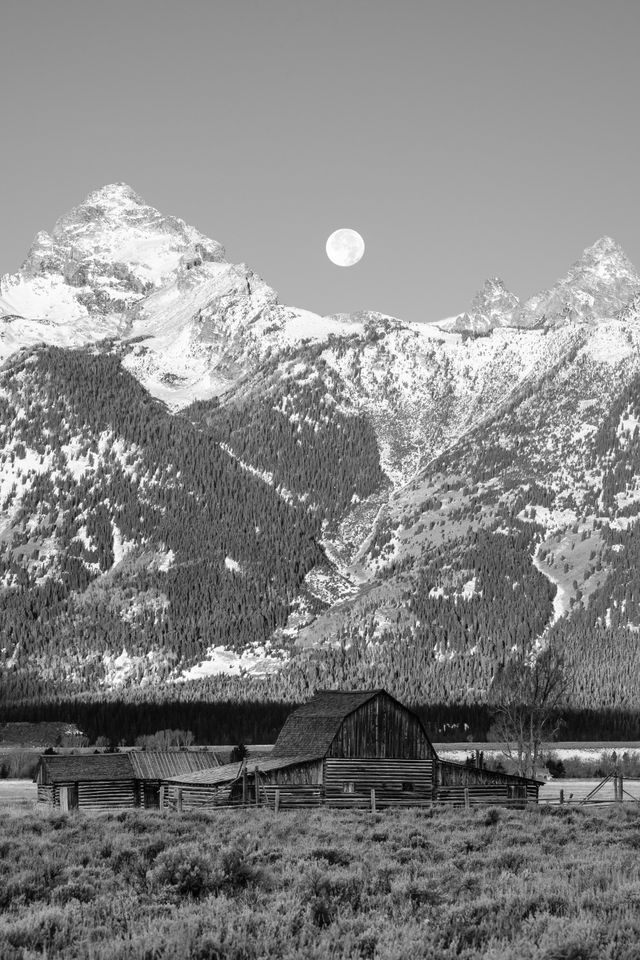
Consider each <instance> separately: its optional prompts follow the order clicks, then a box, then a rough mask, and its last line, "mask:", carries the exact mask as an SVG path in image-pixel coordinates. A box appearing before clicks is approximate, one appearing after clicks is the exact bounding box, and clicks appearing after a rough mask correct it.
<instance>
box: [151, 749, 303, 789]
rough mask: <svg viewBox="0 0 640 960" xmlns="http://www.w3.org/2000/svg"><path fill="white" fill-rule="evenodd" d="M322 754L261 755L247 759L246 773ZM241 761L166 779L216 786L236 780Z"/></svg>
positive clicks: (266, 771) (289, 764) (274, 768)
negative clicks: (298, 755)
mask: <svg viewBox="0 0 640 960" xmlns="http://www.w3.org/2000/svg"><path fill="white" fill-rule="evenodd" d="M321 759H322V754H317V755H316V756H314V757H310V756H308V755H305V756H300V757H273V758H272V757H261V758H257V759H255V760H247V761H246V766H247V773H248V774H249V775H250V776H253V774H254V773H255V771H256V767H257V768H258V771H259V772H262V773H270V772H271V771H273V770H284V769H285V768H286V767H295V766H298V765H302V764H305V763H310V762H311V761H313V760H321ZM242 766H243V762H242V761H240V762H239V763H225V764H224V765H223V766H221V767H214V768H213V769H210V770H197V771H195V772H194V773H184V774H181V775H180V776H175V777H168V778H167V779H168V780H170V781H171V783H184V784H201V785H203V786H210V787H213V786H216V785H217V784H221V783H231V782H232V781H233V780H237V779H238V778H239V776H240V774H241V773H242Z"/></svg>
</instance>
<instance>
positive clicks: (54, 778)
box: [38, 753, 134, 783]
mask: <svg viewBox="0 0 640 960" xmlns="http://www.w3.org/2000/svg"><path fill="white" fill-rule="evenodd" d="M38 769H39V770H42V773H43V779H42V782H43V783H66V782H67V781H72V782H73V781H76V780H133V779H134V773H133V767H132V766H131V761H130V759H129V754H128V753H99V754H94V753H90V754H84V755H76V756H70V757H61V756H53V757H46V756H43V757H40V761H39V763H38Z"/></svg>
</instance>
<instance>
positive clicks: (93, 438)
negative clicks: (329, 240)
mask: <svg viewBox="0 0 640 960" xmlns="http://www.w3.org/2000/svg"><path fill="white" fill-rule="evenodd" d="M0 298H4V299H0V357H2V358H3V359H4V361H5V362H4V365H3V366H2V368H0V414H1V416H0V637H2V639H3V641H4V643H3V644H2V645H0V667H1V668H2V675H3V676H4V679H5V681H6V683H7V685H8V686H7V689H8V690H9V692H10V695H11V696H12V697H15V696H16V692H17V691H20V690H24V689H27V687H28V686H29V684H33V683H38V682H40V681H42V679H43V678H46V679H47V682H48V683H52V682H54V677H56V678H58V679H56V683H57V682H58V680H59V681H60V682H61V683H62V684H63V686H64V684H67V685H69V686H70V688H72V689H76V690H79V689H84V688H86V689H92V690H100V689H104V690H106V689H109V688H111V687H114V686H115V687H118V686H124V687H127V686H132V685H136V684H140V683H143V684H144V685H146V688H147V689H151V688H153V687H154V685H158V684H160V685H163V684H164V685H166V684H169V685H171V684H175V683H177V682H178V681H179V682H181V683H183V682H191V678H193V677H205V678H206V677H209V679H208V680H207V682H213V681H214V680H215V677H216V676H217V675H218V672H219V671H220V670H222V671H223V672H222V673H220V677H221V680H220V682H221V683H223V682H227V679H228V676H229V674H230V673H232V674H238V673H239V672H240V673H241V674H242V672H243V671H244V672H245V673H246V675H247V676H246V679H247V683H248V684H249V683H254V682H258V681H256V680H255V679H254V680H251V679H250V676H252V677H254V678H255V676H256V674H257V675H260V674H262V675H263V679H262V680H260V681H259V682H260V683H262V684H264V685H266V686H264V687H263V689H269V690H276V689H278V690H279V691H281V692H282V691H283V690H284V691H286V690H289V691H292V690H296V691H302V690H304V689H308V687H309V685H314V684H324V685H335V684H337V685H341V684H349V683H355V682H357V683H360V684H363V683H369V682H371V683H379V682H380V681H381V680H382V679H383V678H385V677H387V676H390V677H392V678H394V680H393V682H394V683H395V684H396V687H395V688H394V689H396V691H397V692H399V693H402V695H403V696H405V697H408V698H409V699H413V700H415V699H416V697H417V698H419V697H426V698H431V699H433V698H434V697H436V698H438V702H443V700H444V702H468V703H474V702H482V701H483V699H484V698H485V697H486V694H487V690H488V688H489V686H490V683H491V679H492V676H493V674H494V672H495V669H496V668H497V666H498V665H499V664H500V663H502V662H504V660H505V658H507V659H508V657H509V656H510V655H511V654H512V652H513V649H514V647H515V649H518V650H524V651H526V650H527V649H533V648H534V647H535V645H536V644H539V643H542V642H543V643H558V644H559V645H561V646H563V648H566V649H567V650H568V651H569V652H570V656H571V657H572V658H573V660H572V664H573V667H574V669H575V673H576V677H577V678H578V680H577V682H578V684H581V688H580V691H579V692H578V693H576V702H577V703H579V702H588V701H589V698H591V700H592V701H594V702H598V698H599V702H602V703H603V704H607V705H610V704H612V703H615V702H617V703H622V704H624V705H625V706H627V707H629V706H633V705H634V704H637V700H638V692H637V691H636V690H635V688H634V686H633V672H632V673H631V676H629V671H628V670H627V672H626V674H625V675H622V673H621V675H620V676H619V677H618V678H617V679H616V678H613V679H612V678H611V677H609V679H608V680H607V681H606V683H605V681H604V680H603V679H602V678H600V679H598V665H599V662H600V661H599V646H598V644H601V645H602V647H603V649H606V650H607V656H608V658H609V661H610V662H615V663H618V662H620V658H621V657H626V658H627V659H628V661H629V663H635V659H634V658H637V652H636V651H635V649H634V648H632V647H631V646H630V644H631V642H632V640H633V636H634V630H635V629H636V627H637V628H638V629H640V611H637V610H636V607H635V599H634V594H633V591H632V593H631V594H630V595H629V597H628V598H627V599H625V597H626V593H625V591H627V592H628V587H627V586H625V583H626V581H625V580H624V577H625V575H626V574H625V572H624V571H625V569H626V568H625V566H624V563H623V557H626V556H628V557H630V558H634V557H635V555H636V554H635V551H636V545H635V536H636V534H635V518H636V512H635V511H636V504H638V505H640V493H638V491H637V490H636V486H635V480H634V477H635V471H636V468H637V469H638V472H640V463H636V459H635V458H636V447H635V436H636V433H635V431H636V427H635V426H634V425H635V424H636V420H637V421H638V422H640V404H638V402H637V400H636V378H637V377H638V376H639V375H640V359H639V358H640V325H638V312H639V311H638V306H639V304H640V277H639V275H638V274H637V273H636V271H635V268H634V267H633V266H632V265H631V264H630V262H629V261H628V260H627V258H626V256H625V254H624V252H623V251H622V249H621V248H620V247H619V245H618V244H616V243H615V241H613V240H611V239H610V238H607V237H603V238H601V239H600V240H598V241H597V242H596V243H595V244H593V245H592V246H591V247H588V248H586V250H585V251H584V253H583V254H582V256H581V257H580V258H579V259H578V260H577V261H575V263H574V264H573V265H572V266H571V267H570V268H569V270H568V272H567V273H566V274H565V275H564V276H563V277H562V278H561V279H560V280H559V281H558V282H557V283H556V284H555V285H554V287H552V288H550V289H549V290H546V291H543V292H542V293H540V294H537V295H535V296H534V297H532V298H529V299H528V300H527V301H524V303H523V302H521V301H519V300H518V298H517V297H516V296H515V295H514V294H512V293H510V292H509V291H508V290H507V288H506V287H505V285H504V283H503V282H502V281H501V280H499V279H498V278H492V279H490V280H488V281H486V282H485V284H484V286H483V288H482V289H481V291H480V292H479V294H477V295H476V297H475V298H474V300H473V302H472V304H471V306H470V310H469V312H468V313H465V314H462V315H460V316H459V317H457V318H453V320H450V321H446V322H443V323H442V324H440V325H421V324H415V323H404V322H403V321H401V320H399V319H397V318H394V317H389V316H386V315H383V314H379V313H376V312H373V311H360V312H357V313H355V314H334V315H331V316H327V317H319V316H318V315H316V314H313V313H311V312H309V311H305V310H302V309H299V308H292V307H287V306H284V305H281V304H280V303H279V302H278V297H277V294H276V293H275V291H274V290H272V288H271V287H269V286H268V284H267V283H266V282H265V281H264V280H263V279H262V278H260V277H259V276H257V275H256V274H254V273H253V272H252V271H251V270H250V268H249V267H248V266H247V265H245V264H230V263H228V262H227V261H226V260H225V259H224V248H223V246H222V245H221V244H219V243H218V242H217V241H212V240H209V239H208V238H206V237H203V235H201V234H199V233H198V231H195V230H194V228H192V227H189V226H188V225H186V224H185V223H184V222H183V221H181V220H179V219H178V218H174V217H164V216H163V215H162V214H160V213H159V212H158V211H156V210H154V208H152V207H149V206H148V205H146V204H145V203H144V201H142V199H141V198H140V197H139V196H138V195H137V194H136V193H135V191H133V190H132V189H131V188H130V187H127V185H125V184H115V185H108V186H107V187H104V188H102V189H101V190H98V191H94V192H92V193H91V194H89V195H88V197H87V198H86V200H85V201H84V202H83V203H82V204H80V205H78V206H77V207H75V208H74V209H73V210H72V211H71V212H70V213H69V214H67V215H65V216H63V217H61V218H60V219H59V220H58V221H57V223H56V225H55V226H54V228H53V230H52V232H51V234H44V233H40V234H38V235H37V237H36V240H35V241H34V244H33V245H32V247H31V249H30V251H29V253H28V256H27V258H26V260H25V262H24V264H23V268H22V270H21V271H18V273H16V274H14V275H13V276H12V277H3V278H2V281H0ZM43 304H44V305H45V308H46V309H44V308H43V309H41V311H40V312H41V313H44V316H36V313H37V310H36V308H38V309H40V308H42V305H43ZM27 308H29V312H30V314H31V315H29V316H20V315H19V312H18V311H19V309H23V310H25V311H26V310H27ZM3 311H5V313H4V315H2V312H3ZM101 397H102V402H101ZM621 404H622V406H620V405H621ZM163 445H164V446H163ZM207 465H209V466H207ZM209 468H210V469H209ZM599 491H604V493H602V495H601V494H600V493H599ZM239 498H240V499H239ZM603 498H604V499H603ZM203 524H204V526H203ZM557 537H559V538H560V539H559V540H556V538H557ZM287 543H289V549H287ZM558 543H559V544H560V546H559V547H558V546H556V544H558ZM190 544H191V546H189V545H190ZM614 548H615V549H614ZM634 562H635V561H634ZM501 570H502V571H503V572H501ZM509 576H510V579H509ZM271 578H273V579H271ZM607 591H609V592H610V593H611V596H612V597H618V600H617V601H616V602H617V603H622V600H624V601H625V606H624V608H623V610H622V612H621V610H620V607H619V606H617V607H616V606H614V607H611V606H609V607H607V606H606V593H607ZM27 610H33V611H35V612H36V613H37V616H38V617H39V618H40V620H41V621H42V623H41V625H40V626H39V627H36V626H35V625H34V624H31V625H27V626H25V624H29V623H30V621H29V617H28V616H27V615H26V611H27ZM496 611H498V612H499V615H498V616H496ZM595 611H597V613H596V612H595ZM25 617H26V620H25ZM579 631H582V636H583V638H584V643H583V648H582V649H581V648H580V643H579V635H580V634H579ZM603 631H604V632H603ZM34 651H38V652H37V654H36V653H34ZM581 655H582V656H581ZM581 660H582V662H581ZM34 662H35V663H36V664H37V668H36V669H35V672H34V669H33V667H32V666H30V663H31V664H33V663H34ZM639 669H640V665H639ZM225 678H226V679H225ZM202 682H204V681H202ZM215 682H218V681H215ZM261 689H262V688H261ZM580 698H582V701H581V699H580Z"/></svg>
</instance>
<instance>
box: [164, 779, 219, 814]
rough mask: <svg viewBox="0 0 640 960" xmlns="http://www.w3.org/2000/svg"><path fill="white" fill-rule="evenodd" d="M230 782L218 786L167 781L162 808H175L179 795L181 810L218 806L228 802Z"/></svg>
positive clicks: (176, 807) (177, 804)
mask: <svg viewBox="0 0 640 960" xmlns="http://www.w3.org/2000/svg"><path fill="white" fill-rule="evenodd" d="M230 792H231V784H229V783H226V784H221V785H220V786H218V787H212V786H208V785H207V784H195V783H189V784H186V783H183V784H178V783H167V784H165V786H164V792H163V793H164V796H163V799H164V804H163V809H164V810H176V809H178V806H179V797H180V801H181V806H182V809H183V810H199V809H202V808H203V807H218V806H221V805H226V804H228V803H229V798H230Z"/></svg>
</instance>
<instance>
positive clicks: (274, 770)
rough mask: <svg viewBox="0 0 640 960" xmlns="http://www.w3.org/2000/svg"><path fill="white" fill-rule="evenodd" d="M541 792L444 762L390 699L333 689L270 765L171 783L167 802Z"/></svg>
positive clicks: (475, 797) (289, 725)
mask: <svg viewBox="0 0 640 960" xmlns="http://www.w3.org/2000/svg"><path fill="white" fill-rule="evenodd" d="M539 786H540V784H539V783H538V782H537V781H535V780H525V779H524V778H521V777H514V776H511V775H509V774H505V773H495V772H493V771H489V770H484V769H479V768H477V767H469V766H467V765H465V764H458V763H451V762H449V761H445V760H440V759H439V757H438V756H437V755H436V752H435V750H434V748H433V745H432V743H431V741H430V740H429V737H428V736H427V733H426V730H425V728H424V726H423V724H422V721H421V720H420V718H419V717H418V715H417V714H416V713H414V712H413V711H412V710H410V709H409V708H408V707H406V706H404V705H403V704H402V703H400V702H399V701H398V700H396V699H395V697H392V696H391V695H390V694H389V693H387V692H386V691H385V690H354V691H339V690H324V691H321V692H319V693H317V694H316V695H315V696H314V697H313V698H312V699H311V700H310V701H309V702H308V703H305V704H302V705H301V706H300V707H298V708H297V709H296V710H294V711H293V713H291V714H290V715H289V717H288V718H287V720H286V722H285V724H284V726H283V728H282V730H281V731H280V735H279V736H278V739H277V740H276V743H275V745H274V747H273V750H272V752H271V755H270V756H269V757H268V758H256V759H254V760H249V761H246V762H245V763H230V764H225V765H224V766H221V767H218V768H217V769H216V770H202V771H200V772H198V773H195V774H189V773H187V774H181V775H179V776H174V777H168V778H167V779H166V781H165V783H164V791H163V796H164V802H165V803H166V804H167V805H168V806H171V807H177V808H178V809H188V808H190V807H191V808H192V807H200V806H215V805H221V804H229V803H269V804H271V803H273V802H275V798H276V793H277V797H278V802H279V803H280V805H281V806H308V805H318V804H326V805H328V806H334V807H346V808H352V807H368V806H369V805H371V804H372V803H373V802H375V805H376V807H387V806H416V805H418V806H419V805H426V804H431V803H432V802H434V801H435V802H443V803H451V804H456V803H460V804H467V805H469V804H472V803H492V804H496V803H498V804H499V803H502V804H516V803H525V802H526V801H527V800H532V801H534V802H535V801H537V798H538V789H539Z"/></svg>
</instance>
